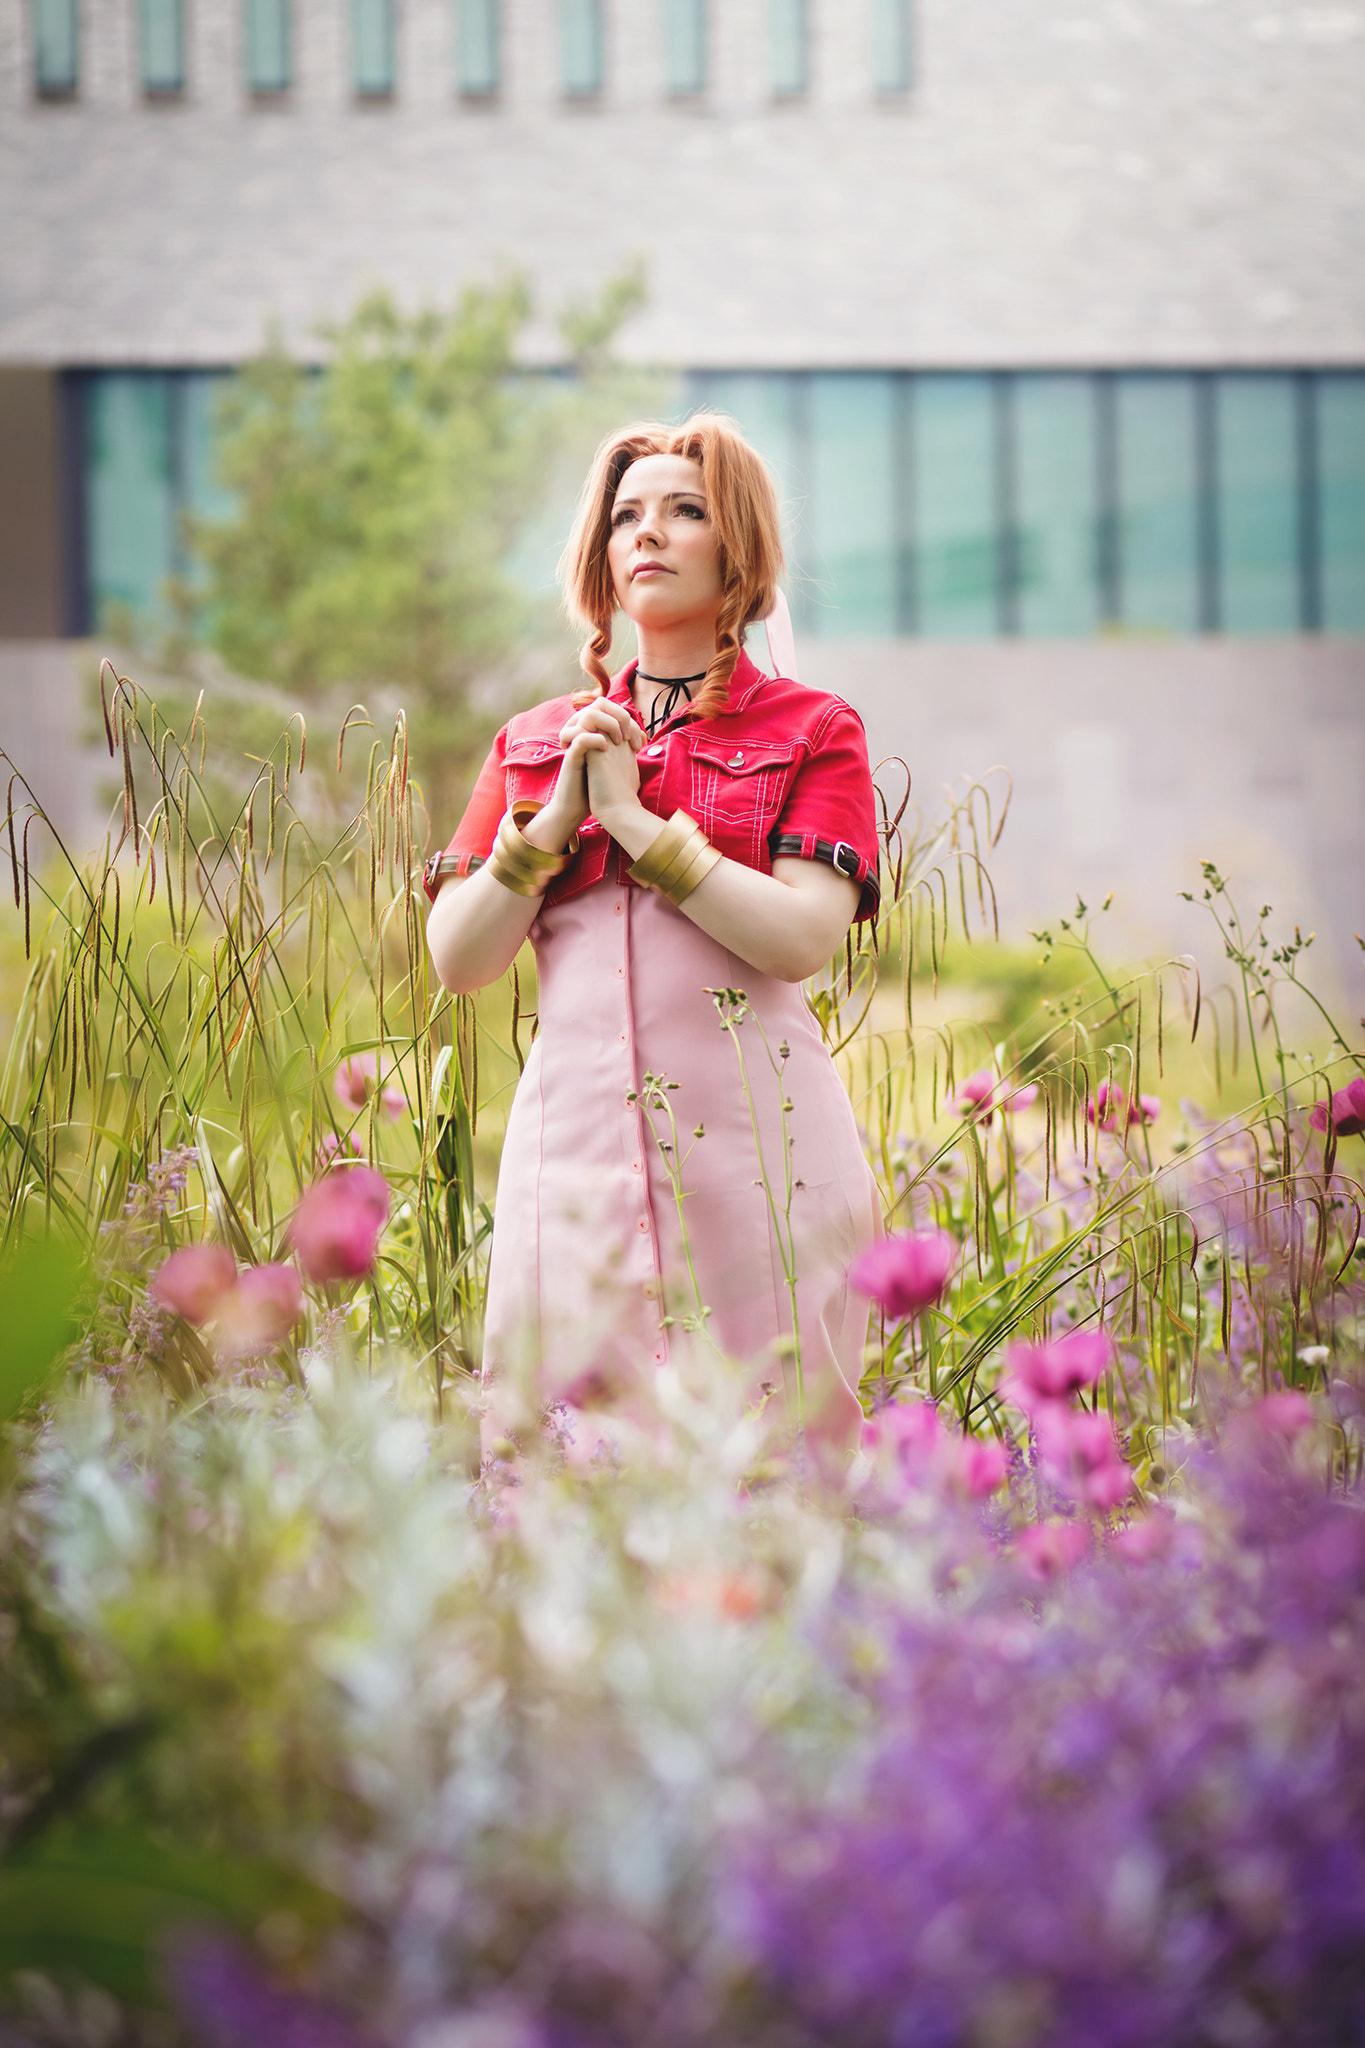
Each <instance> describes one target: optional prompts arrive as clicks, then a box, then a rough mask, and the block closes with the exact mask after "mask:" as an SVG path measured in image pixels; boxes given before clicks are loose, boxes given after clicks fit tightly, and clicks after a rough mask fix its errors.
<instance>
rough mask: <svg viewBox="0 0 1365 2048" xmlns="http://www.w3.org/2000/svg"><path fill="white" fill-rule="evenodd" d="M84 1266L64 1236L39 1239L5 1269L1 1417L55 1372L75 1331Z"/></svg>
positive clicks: (0, 1302)
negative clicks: (60, 1238) (78, 1294)
mask: <svg viewBox="0 0 1365 2048" xmlns="http://www.w3.org/2000/svg"><path fill="white" fill-rule="evenodd" d="M80 1277H81V1271H80V1265H79V1262H78V1261H77V1259H76V1258H75V1257H74V1256H73V1254H72V1252H71V1250H70V1249H69V1247H68V1246H67V1245H65V1244H64V1243H62V1242H61V1241H60V1240H59V1239H54V1238H49V1239H46V1240H35V1241H33V1242H31V1243H29V1244H26V1245H24V1246H23V1247H22V1248H21V1249H20V1251H19V1253H18V1255H17V1257H15V1258H14V1259H13V1260H12V1261H11V1263H10V1265H9V1266H8V1267H7V1268H6V1269H5V1270H3V1271H0V1422H7V1421H8V1420H9V1419H10V1417H11V1416H12V1415H14V1414H15V1413H17V1411H18V1410H19V1408H20V1407H21V1406H22V1405H23V1403H24V1402H25V1400H26V1399H28V1398H29V1397H30V1396H32V1395H33V1394H35V1393H37V1392H40V1391H41V1390H42V1389H43V1388H44V1387H45V1386H46V1384H47V1383H48V1381H49V1380H50V1378H51V1376H52V1368H53V1363H54V1361H55V1359H56V1356H57V1353H58V1352H59V1351H60V1350H61V1348H62V1346H63V1345H64V1344H67V1343H69V1342H70V1341H71V1339H72V1337H73V1336H74V1335H75V1298H76V1290H77V1287H78V1285H79V1281H80Z"/></svg>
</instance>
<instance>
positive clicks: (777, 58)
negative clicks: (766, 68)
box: [768, 0, 810, 100]
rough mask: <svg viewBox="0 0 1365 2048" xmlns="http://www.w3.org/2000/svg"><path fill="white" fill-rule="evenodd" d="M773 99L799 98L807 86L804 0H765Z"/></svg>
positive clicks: (807, 38) (807, 33) (807, 37)
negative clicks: (766, 3)
mask: <svg viewBox="0 0 1365 2048" xmlns="http://www.w3.org/2000/svg"><path fill="white" fill-rule="evenodd" d="M768 38H769V55H770V61H771V67H772V85H773V98H774V99H779V100H796V99H800V98H801V96H802V95H803V93H805V92H806V91H807V90H808V89H809V86H810V22H809V19H808V15H807V6H806V0H768Z"/></svg>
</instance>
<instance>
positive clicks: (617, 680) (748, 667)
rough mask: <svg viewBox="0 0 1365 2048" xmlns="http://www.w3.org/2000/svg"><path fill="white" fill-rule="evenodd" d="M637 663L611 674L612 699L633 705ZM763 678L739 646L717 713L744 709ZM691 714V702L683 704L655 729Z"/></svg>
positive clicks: (663, 729) (664, 729) (670, 727)
mask: <svg viewBox="0 0 1365 2048" xmlns="http://www.w3.org/2000/svg"><path fill="white" fill-rule="evenodd" d="M639 666H640V664H639V662H638V660H637V661H628V662H627V663H626V665H625V667H624V668H623V669H622V670H621V672H620V674H619V675H615V676H613V677H612V679H611V688H610V689H609V690H608V692H607V695H608V697H610V698H611V700H612V702H613V703H615V704H631V705H632V707H633V698H632V694H631V692H632V686H633V684H634V682H635V671H636V669H637V668H638V667H639ZM767 680H768V678H767V677H766V676H765V675H764V673H763V671H762V669H761V668H759V667H758V666H757V664H756V663H755V662H753V661H751V660H750V659H749V656H748V655H747V654H746V653H745V652H744V649H743V648H742V647H741V648H740V650H739V660H738V661H737V662H736V663H735V672H734V674H733V675H732V676H731V678H730V694H729V696H728V698H727V700H726V705H725V710H724V711H723V712H722V713H721V714H720V715H721V717H722V718H724V717H726V716H728V714H729V713H730V712H732V711H744V710H747V709H748V706H749V702H750V700H751V699H752V698H754V697H756V696H757V695H758V692H759V691H760V690H761V689H762V688H763V685H764V684H765V683H766V682H767ZM692 715H693V714H692V707H691V705H690V704H684V705H683V707H682V709H681V710H679V711H675V712H674V714H673V716H672V718H670V719H669V721H668V724H667V725H661V726H660V727H659V732H671V731H672V730H673V728H674V726H677V725H681V724H682V722H683V720H684V719H685V718H691V717H692ZM654 737H655V739H657V738H658V737H659V733H655V735H654Z"/></svg>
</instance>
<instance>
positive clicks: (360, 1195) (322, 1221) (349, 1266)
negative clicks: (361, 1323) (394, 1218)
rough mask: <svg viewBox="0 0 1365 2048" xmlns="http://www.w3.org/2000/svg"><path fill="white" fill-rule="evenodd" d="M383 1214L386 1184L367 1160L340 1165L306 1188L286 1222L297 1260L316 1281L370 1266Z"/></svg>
mask: <svg viewBox="0 0 1365 2048" xmlns="http://www.w3.org/2000/svg"><path fill="white" fill-rule="evenodd" d="M388 1217H389V1184H388V1182H387V1181H386V1180H385V1178H384V1176H383V1174H382V1173H377V1172H376V1171H375V1169H374V1168H373V1167H369V1166H346V1167H340V1168H338V1169H337V1170H336V1171H335V1172H332V1173H329V1174H328V1175H327V1176H326V1178H325V1179H323V1180H320V1181H317V1182H315V1183H314V1185H313V1186H312V1187H311V1188H309V1189H308V1191H307V1193H306V1194H305V1195H304V1196H303V1198H302V1200H301V1201H300V1203H299V1205H298V1208H297V1209H296V1210H295V1211H294V1214H293V1216H292V1218H291V1219H290V1224H289V1242H290V1244H291V1245H292V1246H293V1248H294V1250H295V1251H296V1252H297V1254H298V1260H299V1264H300V1265H301V1266H302V1267H303V1270H304V1272H305V1273H306V1274H307V1275H308V1278H309V1279H310V1280H311V1281H313V1282H314V1283H315V1284H317V1285H324V1284H325V1283H326V1282H328V1281H330V1280H360V1279H363V1278H364V1277H365V1275H366V1274H367V1273H370V1272H373V1270H374V1262H375V1258H376V1255H377V1253H378V1250H379V1239H380V1237H381V1235H382V1234H383V1230H384V1225H385V1224H386V1223H387V1221H388Z"/></svg>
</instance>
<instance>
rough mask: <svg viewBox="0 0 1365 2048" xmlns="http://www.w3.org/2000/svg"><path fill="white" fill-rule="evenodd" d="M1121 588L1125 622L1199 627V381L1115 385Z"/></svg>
mask: <svg viewBox="0 0 1365 2048" xmlns="http://www.w3.org/2000/svg"><path fill="white" fill-rule="evenodd" d="M1116 384H1117V389H1116V394H1115V396H1116V403H1117V414H1118V497H1119V503H1118V544H1119V588H1120V592H1121V599H1120V604H1121V613H1122V618H1123V623H1124V624H1125V625H1126V626H1133V627H1136V628H1138V629H1139V630H1140V631H1143V630H1152V631H1165V632H1169V633H1193V632H1194V631H1195V630H1196V628H1197V626H1198V624H1199V512H1198V461H1197V456H1196V428H1195V401H1194V380H1193V378H1191V377H1179V376H1162V375H1136V376H1126V377H1120V378H1118V379H1117V380H1116Z"/></svg>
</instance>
